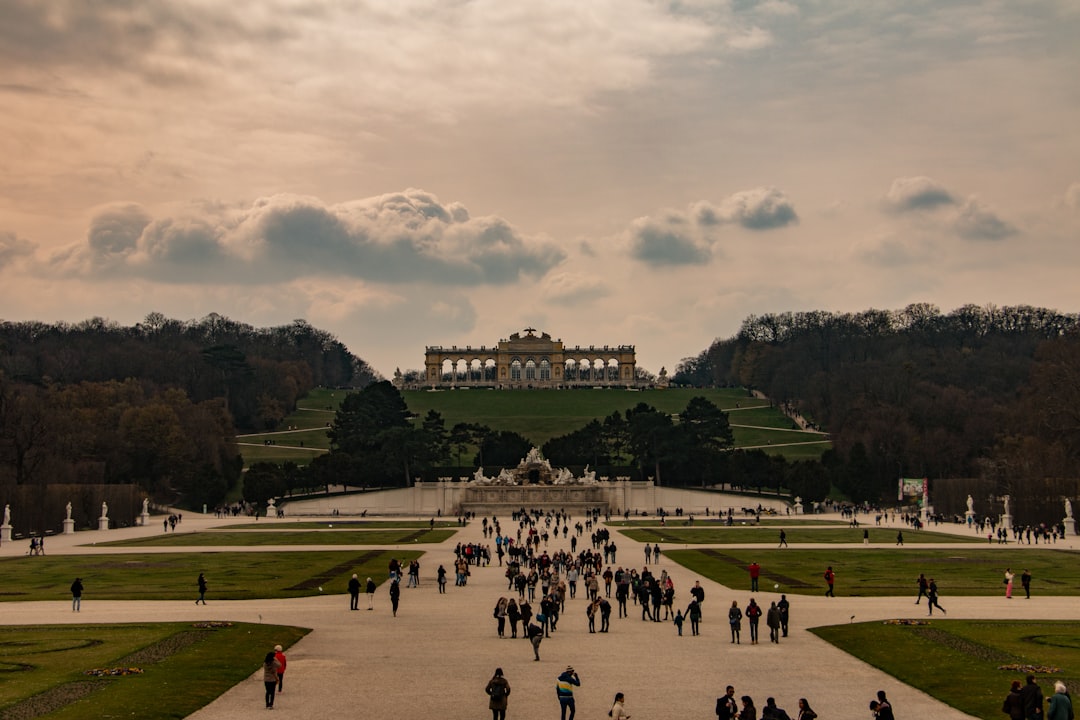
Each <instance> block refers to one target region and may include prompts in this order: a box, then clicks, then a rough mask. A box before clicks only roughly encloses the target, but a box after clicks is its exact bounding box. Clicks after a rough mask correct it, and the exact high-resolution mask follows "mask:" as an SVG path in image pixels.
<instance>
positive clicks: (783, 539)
mask: <svg viewBox="0 0 1080 720" xmlns="http://www.w3.org/2000/svg"><path fill="white" fill-rule="evenodd" d="M787 546H788V544H787V533H786V532H784V529H783V528H780V547H787Z"/></svg>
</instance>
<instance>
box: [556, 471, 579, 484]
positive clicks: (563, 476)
mask: <svg viewBox="0 0 1080 720" xmlns="http://www.w3.org/2000/svg"><path fill="white" fill-rule="evenodd" d="M573 481H574V473H572V472H570V468H560V469H559V474H558V475H556V476H555V479H554V480H552V482H553V483H554V484H556V485H569V484H570V483H572V482H573Z"/></svg>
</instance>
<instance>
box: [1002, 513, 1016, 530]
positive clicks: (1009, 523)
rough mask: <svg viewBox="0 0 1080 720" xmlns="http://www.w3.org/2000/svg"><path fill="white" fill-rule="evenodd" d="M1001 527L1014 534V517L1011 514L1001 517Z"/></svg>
mask: <svg viewBox="0 0 1080 720" xmlns="http://www.w3.org/2000/svg"><path fill="white" fill-rule="evenodd" d="M1000 526H1001V527H1003V528H1005V529H1006V530H1008V531H1010V532H1012V529H1013V517H1012V515H1011V514H1009V515H1002V516H1001V525H1000Z"/></svg>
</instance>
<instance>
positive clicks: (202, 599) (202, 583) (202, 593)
mask: <svg viewBox="0 0 1080 720" xmlns="http://www.w3.org/2000/svg"><path fill="white" fill-rule="evenodd" d="M198 585H199V599H198V600H196V601H195V604H196V605H198V604H199V603H202V604H203V605H205V604H206V576H205V575H203V574H202V573H199V580H198Z"/></svg>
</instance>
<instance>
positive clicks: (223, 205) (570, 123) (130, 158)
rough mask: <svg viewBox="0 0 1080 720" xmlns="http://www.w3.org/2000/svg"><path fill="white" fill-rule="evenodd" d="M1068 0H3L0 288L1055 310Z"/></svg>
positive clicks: (202, 302)
mask: <svg viewBox="0 0 1080 720" xmlns="http://www.w3.org/2000/svg"><path fill="white" fill-rule="evenodd" d="M1078 37H1080V5H1078V4H1077V3H1076V2H1074V0H1059V1H1053V0H1044V1H1037V0H1036V1H1033V2H1025V3H1019V2H1011V1H1006V0H1002V1H1001V2H959V1H957V2H940V1H939V0H932V1H920V0H909V1H908V2H903V3H901V2H858V3H856V2H850V1H837V2H828V1H824V0H823V1H821V2H787V1H785V0H765V1H764V2H715V1H713V2H705V1H704V0H687V1H684V2H678V3H671V2H650V1H645V0H598V1H595V2H589V1H582V0H576V1H570V0H566V1H560V0H551V1H549V2H507V1H506V0H476V1H472V2H469V1H464V0H460V1H453V2H448V1H446V0H405V1H401V2H393V3H389V2H363V1H359V0H358V1H355V2H315V1H306V2H305V1H303V0H235V1H233V2H228V3H225V2H216V1H213V0H187V1H183V2H181V1H175V2H160V3H145V2H136V1H134V0H103V1H102V2H94V3H87V2H82V1H80V0H55V1H53V0H50V1H49V2H38V1H37V0H6V1H5V2H4V3H3V4H2V6H0V108H2V111H0V319H2V320H29V319H33V320H41V321H45V322H53V321H58V320H65V321H77V320H81V319H85V318H87V317H91V316H102V317H106V318H109V319H112V320H115V321H118V322H121V323H124V324H128V323H134V322H137V321H139V320H140V319H142V318H143V317H144V316H146V315H147V314H148V313H150V312H154V311H157V312H162V313H164V314H165V315H168V316H170V317H174V318H179V319H191V318H198V317H201V316H203V315H206V314H207V313H210V312H217V313H220V314H223V315H227V316H229V317H232V318H234V319H236V320H240V321H244V322H248V323H250V324H253V325H276V324H280V323H286V322H289V321H291V320H292V319H294V318H305V319H307V320H308V321H309V322H311V323H312V324H313V325H316V326H318V327H321V328H324V329H326V330H329V331H330V332H333V333H334V334H336V335H337V336H338V337H339V338H340V339H341V340H343V341H344V342H345V343H346V344H348V345H349V347H350V349H352V350H353V351H354V352H356V353H357V354H358V355H360V356H361V357H363V358H364V359H366V360H368V361H369V362H371V363H372V364H374V365H375V367H376V368H378V369H379V370H380V371H381V372H383V373H384V374H386V375H390V374H392V373H393V371H394V368H395V367H400V368H402V369H403V370H404V369H408V368H419V367H421V366H422V364H423V348H424V346H425V345H428V344H446V345H450V344H458V345H464V344H473V345H479V344H491V343H494V342H495V341H497V340H498V339H499V338H502V337H506V336H508V335H509V334H510V333H511V332H514V331H520V330H521V329H522V328H524V327H526V326H529V325H531V326H535V327H537V328H539V329H541V330H544V331H547V332H549V333H551V334H552V335H553V336H555V337H559V338H562V339H563V340H564V341H566V342H567V343H569V344H582V345H591V344H597V345H600V344H624V343H630V344H635V345H637V348H638V357H639V364H641V365H642V366H644V367H645V368H646V369H648V370H651V371H652V372H657V371H659V369H660V367H661V366H666V367H667V368H668V370H669V371H671V370H673V368H674V366H675V365H676V364H677V363H678V361H679V360H680V359H682V358H683V357H686V356H690V355H696V354H697V353H699V352H700V351H702V350H704V349H705V348H706V347H707V346H708V344H709V343H710V342H711V341H712V340H713V339H715V338H717V337H727V336H730V335H732V334H733V333H734V332H735V331H736V330H737V329H738V326H739V323H740V322H741V320H742V319H743V318H744V317H745V316H747V315H749V314H752V313H756V314H760V313H764V312H774V311H784V310H810V309H825V310H835V311H846V310H851V311H857V310H862V309H865V308H869V307H877V308H901V307H903V306H905V305H907V304H909V303H913V302H929V303H933V304H936V305H938V306H940V307H941V308H942V310H945V311H947V310H950V309H952V308H954V307H957V306H959V305H962V304H966V303H975V304H977V305H985V304H997V305H1010V304H1031V305H1043V306H1048V307H1052V308H1056V309H1058V310H1061V311H1064V312H1075V311H1077V310H1078V309H1080V289H1078V288H1080V283H1078V282H1077V281H1076V278H1075V276H1076V268H1077V267H1078V266H1080V131H1078V128H1080V82H1078V81H1077V78H1080V43H1078V42H1077V38H1078Z"/></svg>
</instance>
